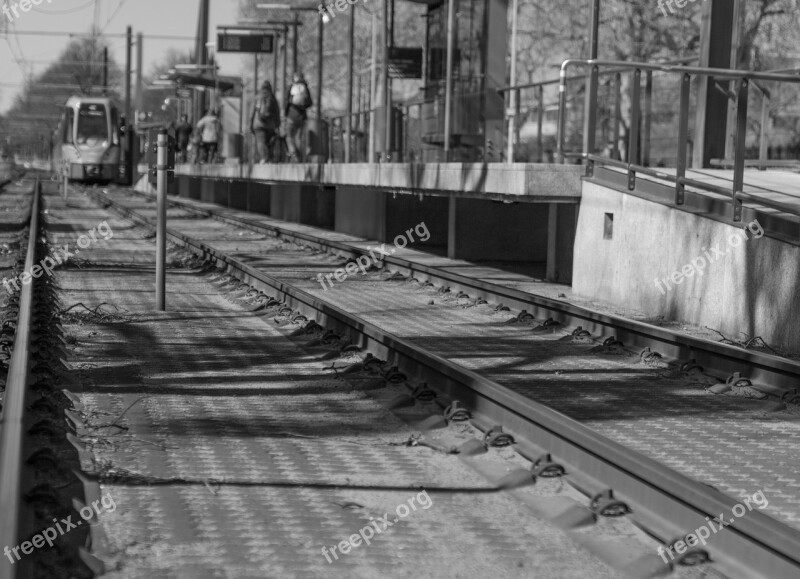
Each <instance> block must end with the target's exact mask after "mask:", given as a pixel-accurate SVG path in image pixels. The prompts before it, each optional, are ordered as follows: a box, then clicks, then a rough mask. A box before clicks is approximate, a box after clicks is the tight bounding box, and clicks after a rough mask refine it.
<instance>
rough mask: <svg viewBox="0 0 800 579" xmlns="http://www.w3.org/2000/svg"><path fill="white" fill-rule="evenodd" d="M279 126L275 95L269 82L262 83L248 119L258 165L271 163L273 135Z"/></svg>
mask: <svg viewBox="0 0 800 579" xmlns="http://www.w3.org/2000/svg"><path fill="white" fill-rule="evenodd" d="M280 124H281V110H280V107H278V99H276V98H275V94H274V93H273V92H272V84H270V82H269V81H264V84H262V85H261V92H260V93H259V95H258V98H257V99H256V103H255V106H254V107H253V115H252V117H251V118H250V129H251V130H252V131H253V134H254V135H255V138H256V153H257V155H258V161H259V163H269V162H271V161H272V152H273V148H274V145H275V137H276V134H275V133H276V131H277V130H278V128H279V127H280Z"/></svg>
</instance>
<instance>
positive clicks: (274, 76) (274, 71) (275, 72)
mask: <svg viewBox="0 0 800 579" xmlns="http://www.w3.org/2000/svg"><path fill="white" fill-rule="evenodd" d="M272 90H273V91H274V92H276V93H277V92H278V50H277V47H276V48H275V49H274V50H273V51H272Z"/></svg>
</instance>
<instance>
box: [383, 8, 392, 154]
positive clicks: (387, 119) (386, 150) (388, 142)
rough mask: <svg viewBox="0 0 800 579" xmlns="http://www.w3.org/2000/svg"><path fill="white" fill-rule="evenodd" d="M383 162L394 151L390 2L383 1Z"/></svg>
mask: <svg viewBox="0 0 800 579" xmlns="http://www.w3.org/2000/svg"><path fill="white" fill-rule="evenodd" d="M382 69H383V78H382V79H381V81H382V84H383V122H384V127H383V128H384V132H383V160H384V161H388V160H389V159H390V153H391V149H392V111H391V108H392V97H391V95H390V94H389V0H383V63H382Z"/></svg>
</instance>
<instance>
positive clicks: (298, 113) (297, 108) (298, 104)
mask: <svg viewBox="0 0 800 579" xmlns="http://www.w3.org/2000/svg"><path fill="white" fill-rule="evenodd" d="M292 80H293V82H292V86H290V87H289V91H288V92H287V94H286V110H285V112H284V114H285V115H286V147H287V148H288V150H289V158H290V159H297V160H298V161H300V162H302V161H303V160H304V159H305V149H304V147H303V143H302V140H303V127H305V124H306V119H307V118H308V115H307V113H306V111H308V109H310V108H311V106H312V104H313V103H312V101H311V91H309V90H308V85H307V84H306V81H305V79H304V78H303V73H302V72H295V73H294V76H293V77H292Z"/></svg>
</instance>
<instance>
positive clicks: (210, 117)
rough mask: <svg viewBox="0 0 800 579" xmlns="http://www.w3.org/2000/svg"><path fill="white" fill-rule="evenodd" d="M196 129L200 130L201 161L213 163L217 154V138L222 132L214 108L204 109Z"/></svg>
mask: <svg viewBox="0 0 800 579" xmlns="http://www.w3.org/2000/svg"><path fill="white" fill-rule="evenodd" d="M197 130H198V131H200V134H201V139H202V147H203V148H202V153H201V155H200V159H201V162H204V163H213V162H214V160H215V159H216V156H217V150H218V148H219V138H220V136H221V133H222V124H221V123H220V122H219V119H218V118H217V113H216V111H215V110H214V109H209V110H207V111H206V114H205V116H204V117H203V118H202V119H200V122H199V123H197Z"/></svg>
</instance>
